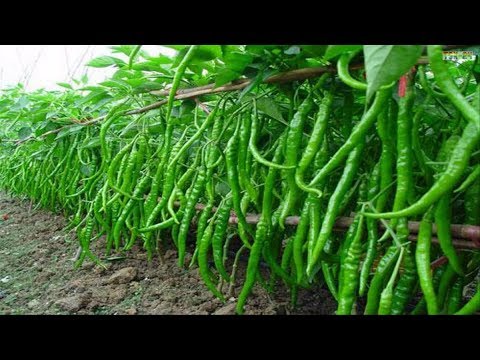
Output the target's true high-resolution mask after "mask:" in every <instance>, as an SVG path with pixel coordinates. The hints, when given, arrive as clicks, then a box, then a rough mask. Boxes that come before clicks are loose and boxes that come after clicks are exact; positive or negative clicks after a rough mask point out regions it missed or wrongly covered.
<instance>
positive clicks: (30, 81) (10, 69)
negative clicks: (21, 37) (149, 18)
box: [0, 45, 174, 90]
mask: <svg viewBox="0 0 480 360" xmlns="http://www.w3.org/2000/svg"><path fill="white" fill-rule="evenodd" d="M109 47H110V45H0V89H1V88H4V87H6V86H11V85H16V84H17V83H19V82H20V83H23V84H24V85H25V87H26V88H27V90H35V89H39V88H45V89H60V87H59V86H58V85H57V84H56V83H57V82H67V83H71V79H72V78H74V79H80V78H81V77H82V76H83V75H84V74H87V76H88V80H89V81H88V82H89V83H90V84H94V83H96V82H99V81H103V80H104V79H105V78H107V77H108V76H110V75H111V74H112V73H113V72H114V71H115V69H114V68H111V67H110V68H91V67H85V64H86V63H87V62H88V61H89V60H90V59H92V58H94V57H97V56H102V55H112V54H111V50H110V48H109ZM142 49H144V50H146V51H147V52H148V53H149V54H151V55H157V54H158V53H167V54H172V53H174V51H173V50H171V49H166V48H164V47H162V46H159V45H144V46H143V47H142ZM118 55H120V54H118ZM113 56H117V55H113ZM120 56H121V55H120Z"/></svg>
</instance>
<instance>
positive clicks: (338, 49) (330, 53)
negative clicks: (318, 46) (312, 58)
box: [325, 45, 362, 60]
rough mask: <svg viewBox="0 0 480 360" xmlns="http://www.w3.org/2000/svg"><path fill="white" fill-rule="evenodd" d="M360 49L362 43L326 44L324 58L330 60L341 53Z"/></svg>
mask: <svg viewBox="0 0 480 360" xmlns="http://www.w3.org/2000/svg"><path fill="white" fill-rule="evenodd" d="M361 49H362V45H328V48H327V51H325V59H327V60H330V59H333V58H335V57H337V56H339V55H342V54H343V53H346V52H350V51H357V50H361Z"/></svg>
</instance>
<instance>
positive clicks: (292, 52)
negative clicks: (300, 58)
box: [283, 45, 300, 55]
mask: <svg viewBox="0 0 480 360" xmlns="http://www.w3.org/2000/svg"><path fill="white" fill-rule="evenodd" d="M283 53H284V54H286V55H298V54H300V47H299V46H297V45H293V46H290V47H289V48H288V49H287V50H285V51H284V52H283Z"/></svg>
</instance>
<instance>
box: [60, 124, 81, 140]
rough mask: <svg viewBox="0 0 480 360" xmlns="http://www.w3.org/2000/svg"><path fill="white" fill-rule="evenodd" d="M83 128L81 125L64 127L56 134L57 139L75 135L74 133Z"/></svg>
mask: <svg viewBox="0 0 480 360" xmlns="http://www.w3.org/2000/svg"><path fill="white" fill-rule="evenodd" d="M84 128H85V126H83V125H72V126H68V127H65V128H63V129H62V130H60V131H59V132H58V134H57V139H60V138H63V137H65V136H67V135H71V134H75V133H76V132H79V131H81V130H82V129H84Z"/></svg>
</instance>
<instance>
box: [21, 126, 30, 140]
mask: <svg viewBox="0 0 480 360" xmlns="http://www.w3.org/2000/svg"><path fill="white" fill-rule="evenodd" d="M31 134H32V128H30V127H28V126H24V127H22V128H21V129H20V130H18V137H19V138H20V139H22V140H23V139H26V138H27V137H29V136H30V135H31Z"/></svg>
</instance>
